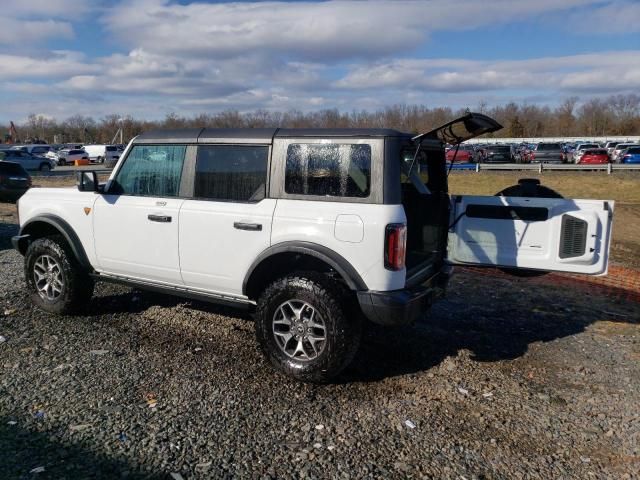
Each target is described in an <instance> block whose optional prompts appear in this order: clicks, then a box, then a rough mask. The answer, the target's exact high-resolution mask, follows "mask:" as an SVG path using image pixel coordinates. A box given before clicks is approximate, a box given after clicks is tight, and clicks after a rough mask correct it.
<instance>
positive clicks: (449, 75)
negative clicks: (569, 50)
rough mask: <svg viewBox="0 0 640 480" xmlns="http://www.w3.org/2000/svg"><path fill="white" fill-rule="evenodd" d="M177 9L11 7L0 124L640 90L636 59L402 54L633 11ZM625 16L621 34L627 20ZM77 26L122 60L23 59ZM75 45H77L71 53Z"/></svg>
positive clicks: (507, 3) (422, 5)
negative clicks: (98, 33)
mask: <svg viewBox="0 0 640 480" xmlns="http://www.w3.org/2000/svg"><path fill="white" fill-rule="evenodd" d="M183 3H184V2H180V3H178V1H177V0H174V1H168V0H125V1H122V2H119V3H110V2H100V0H98V1H97V2H90V1H89V0H24V1H21V2H20V4H19V5H17V6H16V8H13V9H12V10H10V12H9V13H8V14H7V15H5V16H4V17H2V18H0V47H1V48H0V64H1V65H3V68H2V69H0V82H3V83H0V94H2V93H3V92H4V93H7V92H8V93H10V94H11V95H14V96H15V97H18V98H17V100H16V101H15V105H16V106H13V107H12V106H11V105H9V104H8V103H7V102H5V107H6V108H5V113H4V114H5V115H7V114H8V113H6V112H9V111H11V110H9V109H10V108H20V109H28V111H46V112H48V111H50V112H51V114H52V115H55V116H60V115H71V114H73V113H76V112H78V111H84V110H86V109H89V110H90V111H91V114H92V115H94V116H100V115H101V114H103V113H115V112H117V113H125V114H126V113H131V114H140V115H141V116H162V115H164V114H165V113H168V112H171V111H177V112H179V113H181V114H185V115H186V114H190V113H198V112H202V111H211V110H221V109H226V108H237V109H240V110H253V109H256V108H266V109H273V110H286V109H293V108H294V109H301V110H316V109H319V108H333V107H338V108H341V109H343V110H352V109H365V108H367V109H373V108H379V107H382V106H384V105H388V104H393V103H403V102H406V103H428V104H430V105H451V106H453V107H459V106H463V105H464V106H467V105H475V104H477V99H478V98H480V97H481V98H490V99H495V101H496V102H497V101H500V99H503V100H506V101H509V100H512V99H515V100H518V99H523V98H543V99H553V98H554V97H557V96H559V95H564V94H569V93H571V94H573V93H578V94H580V95H583V94H584V95H591V94H598V93H602V92H604V93H609V92H615V93H618V92H620V93H622V92H626V91H632V90H637V89H638V88H640V50H638V51H629V52H621V51H618V52H604V53H593V54H584V55H571V56H550V57H544V58H532V59H525V60H504V61H499V60H493V61H487V60H481V59H470V58H464V55H465V52H464V45H461V46H460V56H461V58H435V59H425V58H416V55H417V53H414V52H417V51H418V50H420V51H428V47H429V36H430V35H431V34H433V33H435V32H439V31H447V32H450V34H451V38H452V41H455V32H456V31H457V30H464V29H476V28H477V29H478V31H479V32H482V31H483V30H482V29H486V28H492V27H493V26H501V25H502V24H506V23H510V22H514V21H519V20H522V19H527V20H529V21H531V20H535V19H536V18H539V19H540V22H547V21H548V20H549V19H550V18H551V19H553V18H573V17H571V15H573V13H574V12H577V13H575V15H578V14H579V15H581V17H580V18H582V19H583V21H585V19H591V18H595V17H592V16H593V15H598V19H599V20H598V22H601V23H604V22H609V21H612V22H622V24H623V25H627V24H629V23H634V22H635V18H638V15H636V14H635V12H636V9H637V8H638V7H640V3H636V2H629V1H624V0H564V1H557V0H536V1H531V0H486V1H481V0H424V1H410V0H395V1H394V0H384V1H383V0H372V1H353V0H342V1H335V0H334V1H325V2H319V3H318V2H258V1H254V2H238V3H221V4H212V3H205V2H204V1H198V2H192V3H190V4H186V5H184V4H183ZM101 5H102V6H101ZM612 6H616V7H619V8H620V9H621V11H622V12H624V17H625V18H622V17H621V16H620V15H621V14H620V13H619V12H618V10H616V9H615V8H613V7H612ZM88 12H94V13H95V16H94V17H93V18H90V17H89V16H88V15H87V13H88ZM633 15H635V18H634V19H633V21H631V20H628V19H627V18H626V17H629V16H633ZM80 21H85V22H86V21H91V22H93V24H95V26H96V28H104V29H105V31H104V32H103V33H104V37H105V38H107V39H108V40H106V41H105V42H104V43H103V44H101V45H99V49H100V50H103V49H104V48H105V47H106V48H110V47H111V48H112V47H113V44H114V42H118V45H120V46H121V47H123V48H122V50H121V51H120V52H117V51H116V50H111V51H112V52H115V53H108V54H107V55H106V56H101V57H90V56H85V55H83V54H81V53H78V52H77V51H76V52H70V51H54V52H46V50H45V51H44V52H43V53H42V54H35V53H34V52H36V51H37V50H36V48H39V47H33V45H32V44H33V43H35V42H42V41H44V40H47V39H50V38H54V39H70V38H73V37H74V34H75V33H74V30H73V27H74V25H76V23H77V22H80ZM572 21H573V20H570V21H569V20H568V22H569V23H570V22H572ZM594 21H595V20H594ZM625 22H626V23H625ZM586 23H587V24H589V22H586ZM3 26H4V27H5V28H2V27H3ZM590 28H591V27H590ZM616 28H617V27H616ZM596 29H597V28H596ZM568 34H569V33H568ZM25 37H27V38H26V39H25V40H24V45H23V41H22V39H23V38H25ZM16 38H19V39H20V42H16ZM82 41H83V39H81V38H78V39H77V41H76V43H77V45H78V47H77V48H78V50H81V49H82ZM3 44H4V45H3ZM7 45H11V50H10V51H9V49H8V47H7ZM23 46H26V47H25V48H22V47H23ZM127 52H128V53H127ZM430 53H434V52H430ZM493 55H495V52H492V56H493ZM540 101H547V100H540ZM549 101H551V100H549ZM9 103H10V102H9ZM48 109H51V110H48ZM60 112H65V113H64V114H61V113H60ZM22 115H23V116H24V112H23V114H22ZM16 118H19V116H16Z"/></svg>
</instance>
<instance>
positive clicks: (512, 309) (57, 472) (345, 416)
mask: <svg viewBox="0 0 640 480" xmlns="http://www.w3.org/2000/svg"><path fill="white" fill-rule="evenodd" d="M13 231H15V227H14V226H11V225H2V224H0V271H1V272H2V274H1V276H0V280H1V282H0V335H2V336H3V337H4V342H2V343H0V478H2V479H9V478H25V479H26V478H55V479H62V478H68V479H76V478H87V477H90V478H122V477H128V478H172V477H171V476H170V475H171V474H172V473H174V474H180V475H181V476H182V478H184V479H187V478H231V477H240V478H284V479H288V478H291V479H293V478H457V479H462V478H465V479H468V480H470V479H473V478H478V479H480V478H544V479H548V478H581V479H583V478H607V477H609V478H638V472H640V411H639V409H638V406H639V405H640V362H639V360H640V323H639V322H640V305H639V304H636V303H625V302H623V301H618V300H612V299H610V298H607V297H603V296H599V295H597V294H594V293H592V292H589V291H588V290H580V289H578V287H576V289H571V288H567V287H564V286H563V287H557V286H553V285H549V286H546V285H539V284H536V285H533V284H531V283H529V282H528V281H527V280H525V279H514V280H506V279H504V278H487V277H485V276H482V277H481V276H477V275H474V274H471V273H460V274H458V275H457V276H456V277H455V279H454V280H453V281H452V284H451V289H450V294H449V296H448V299H447V300H444V301H442V302H440V303H439V304H438V305H437V306H436V307H434V309H433V310H432V312H431V314H430V315H429V316H428V317H427V318H426V319H425V320H424V321H423V322H422V323H420V324H419V325H416V326H414V327H411V328H402V329H393V330H385V329H380V328H373V327H372V328H369V329H368V330H367V332H366V336H365V339H364V344H363V348H362V349H361V352H360V354H359V356H358V357H357V358H356V361H355V363H354V365H353V366H352V367H350V368H349V369H348V370H347V371H346V372H345V373H344V374H343V375H342V377H341V378H340V379H339V380H338V381H337V382H335V383H334V384H331V385H324V386H317V385H304V384H299V383H296V382H295V381H292V380H290V379H288V378H287V377H284V376H282V375H280V374H278V373H275V372H274V371H273V370H272V369H271V368H270V367H269V366H268V365H267V364H266V362H265V361H264V360H263V358H262V356H261V355H260V353H259V351H258V347H257V344H256V342H255V339H254V327H253V324H252V322H251V319H250V317H249V316H248V315H246V314H242V313H241V312H237V311H233V310H230V309H223V308H219V307H215V306H211V305H206V304H202V303H197V302H185V301H183V300H180V299H175V298H172V297H163V296H159V295H153V294H150V293H142V292H137V291H133V290H131V289H128V288H124V287H119V286H113V285H99V286H98V288H97V291H96V296H95V298H94V300H93V301H92V303H91V304H90V305H89V306H88V308H87V312H86V314H84V315H83V316H77V317H59V318H54V317H50V316H48V315H47V314H44V313H42V312H40V311H37V310H35V309H34V308H32V307H31V305H30V303H29V301H28V299H27V298H26V296H25V293H24V290H23V279H22V275H23V274H22V258H21V257H20V256H19V255H18V254H17V253H15V252H13V251H12V250H9V249H8V246H9V245H8V242H7V241H6V238H7V236H8V235H10V234H11V233H12V232H13ZM0 341H2V339H0ZM39 467H42V469H44V471H42V472H41V473H37V472H38V471H40V469H39ZM34 469H35V470H34ZM30 472H33V473H30ZM173 478H180V477H179V476H174V477H173Z"/></svg>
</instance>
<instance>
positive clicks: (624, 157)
mask: <svg viewBox="0 0 640 480" xmlns="http://www.w3.org/2000/svg"><path fill="white" fill-rule="evenodd" d="M620 163H640V145H636V146H635V147H629V148H627V149H626V150H623V151H622V153H621V155H620Z"/></svg>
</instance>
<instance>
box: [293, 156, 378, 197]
mask: <svg viewBox="0 0 640 480" xmlns="http://www.w3.org/2000/svg"><path fill="white" fill-rule="evenodd" d="M284 186H285V192H286V193H290V194H296V195H318V196H332V197H360V198H363V197H368V196H369V191H370V187H371V146H370V145H366V144H357V145H339V144H291V145H289V148H288V149H287V164H286V172H285V184H284Z"/></svg>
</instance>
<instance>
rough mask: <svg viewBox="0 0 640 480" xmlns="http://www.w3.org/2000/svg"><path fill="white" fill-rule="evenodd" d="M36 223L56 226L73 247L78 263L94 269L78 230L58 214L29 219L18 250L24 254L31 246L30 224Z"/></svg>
mask: <svg viewBox="0 0 640 480" xmlns="http://www.w3.org/2000/svg"><path fill="white" fill-rule="evenodd" d="M36 223H46V224H48V225H50V226H52V227H54V228H55V229H56V230H58V232H60V234H61V235H62V236H63V237H64V238H65V240H66V241H67V243H68V244H69V247H71V251H72V252H73V255H74V256H75V257H76V260H78V263H80V266H82V267H83V268H85V269H87V270H89V271H91V270H93V267H92V266H91V263H90V262H89V258H88V257H87V254H86V252H85V250H84V247H83V246H82V242H81V241H80V238H79V237H78V234H76V232H75V231H74V230H73V227H72V226H71V225H69V223H68V222H67V221H66V220H63V219H62V218H60V217H58V216H57V215H50V214H45V215H38V216H36V217H33V218H31V219H29V220H28V221H27V222H26V223H25V224H24V225H23V226H22V227H21V228H20V235H19V239H18V240H17V241H16V243H17V247H18V251H19V252H20V253H22V254H23V255H24V254H25V252H26V251H27V247H28V246H29V243H31V241H32V237H31V234H30V233H29V232H30V230H31V229H32V228H30V226H31V227H33V226H34V224H36Z"/></svg>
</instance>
